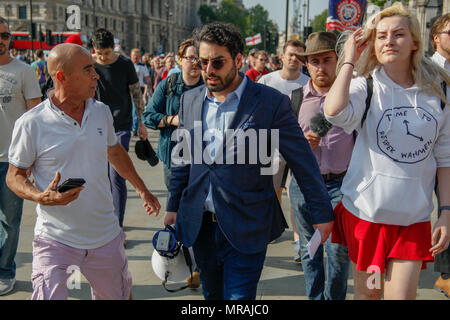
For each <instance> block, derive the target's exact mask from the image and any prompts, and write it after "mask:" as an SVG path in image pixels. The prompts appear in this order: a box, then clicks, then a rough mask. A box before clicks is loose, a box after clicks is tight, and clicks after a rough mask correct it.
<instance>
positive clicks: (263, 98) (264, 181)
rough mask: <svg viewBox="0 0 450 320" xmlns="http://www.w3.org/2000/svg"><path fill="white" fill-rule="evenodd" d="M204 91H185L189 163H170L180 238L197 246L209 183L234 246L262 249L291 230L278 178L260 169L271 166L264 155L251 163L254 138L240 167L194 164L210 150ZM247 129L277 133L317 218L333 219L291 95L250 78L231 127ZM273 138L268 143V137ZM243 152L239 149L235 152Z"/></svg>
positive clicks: (223, 227) (171, 203)
mask: <svg viewBox="0 0 450 320" xmlns="http://www.w3.org/2000/svg"><path fill="white" fill-rule="evenodd" d="M205 92H206V87H205V85H203V86H200V87H197V88H194V89H192V90H189V91H187V92H185V93H184V94H183V95H182V97H181V100H180V112H179V119H180V125H179V129H182V130H184V132H188V133H189V135H190V137H191V139H190V141H189V146H190V150H189V152H190V154H189V156H190V159H191V161H190V163H189V162H187V163H185V164H182V165H174V164H173V166H172V169H171V178H170V187H169V199H168V204H167V211H173V212H177V219H176V233H177V239H179V240H180V241H181V242H182V243H183V244H184V245H186V246H192V245H193V244H194V243H195V240H196V238H197V235H198V233H199V231H200V228H201V225H202V218H203V212H204V204H205V199H206V197H207V195H208V191H209V186H210V183H211V184H212V194H213V201H214V208H215V211H216V216H217V220H218V224H219V227H220V228H221V230H222V232H223V233H224V234H225V236H226V238H227V239H228V240H229V242H230V243H231V245H232V246H233V247H234V248H235V249H237V250H238V251H240V252H243V253H247V254H252V253H256V252H261V251H262V250H265V248H266V246H267V244H268V243H269V242H270V241H272V240H274V239H276V238H278V237H279V236H280V235H281V234H282V233H283V231H284V229H285V228H287V227H288V226H287V224H286V221H285V219H284V215H283V213H282V211H281V207H280V205H279V202H278V199H277V196H276V193H275V190H274V188H273V176H271V175H261V168H263V167H267V165H265V164H263V163H261V159H260V157H257V161H256V163H254V161H250V159H249V154H248V153H249V148H250V147H255V143H252V145H251V146H250V142H249V140H246V141H245V146H244V150H245V152H246V156H245V164H237V163H236V162H237V161H235V162H234V164H226V162H225V160H224V161H223V163H224V164H217V163H215V164H211V165H208V164H207V163H205V162H204V161H201V163H195V161H194V159H195V156H194V151H195V150H197V151H198V150H200V151H201V152H203V149H204V145H203V143H202V137H195V139H194V121H202V112H203V101H204V97H205ZM249 128H253V129H255V130H256V131H257V132H258V130H260V129H267V130H268V132H269V134H268V136H269V137H270V132H271V131H270V130H274V129H278V130H279V151H280V153H281V154H282V155H283V157H284V159H285V160H286V161H287V163H288V166H289V167H290V168H291V170H292V172H293V174H294V176H295V178H296V180H297V181H298V182H299V184H300V189H301V191H302V193H303V194H304V196H305V200H306V203H307V205H308V206H309V208H310V212H311V214H312V217H311V218H312V221H313V223H314V224H319V223H325V222H329V221H332V220H334V214H333V209H332V206H331V203H330V198H329V195H328V192H327V189H326V186H325V183H324V181H323V178H322V176H321V174H320V170H319V166H318V164H317V161H316V158H315V157H314V155H313V153H312V151H311V148H310V146H309V144H308V141H307V140H306V139H305V137H304V135H303V132H302V130H301V128H300V126H299V124H298V121H297V119H296V117H295V115H294V113H293V111H292V108H291V105H290V99H289V97H288V96H286V95H284V94H281V93H280V92H279V91H277V90H275V89H273V88H270V87H267V86H264V85H261V84H258V83H254V82H253V81H251V80H250V79H248V84H247V86H246V88H245V90H244V93H243V95H242V98H241V100H240V103H239V106H238V109H237V111H236V114H235V116H234V118H233V120H232V123H231V126H230V128H229V129H234V130H237V129H242V130H248V129H249ZM199 132H202V131H199ZM259 140H260V137H258V143H257V144H256V145H257V147H258V150H259ZM185 141H187V140H185ZM268 141H269V143H270V139H268ZM195 144H196V145H195ZM224 147H225V146H224ZM237 150H239V149H238V148H236V147H235V148H233V149H232V152H234V153H236V152H237ZM240 150H242V149H240ZM268 150H270V148H269V149H268ZM227 152H229V151H228V150H227ZM224 154H226V152H225V151H224ZM226 155H227V156H229V154H226ZM185 156H186V155H185ZM198 156H199V155H197V158H198ZM235 156H236V154H235ZM235 160H236V158H235Z"/></svg>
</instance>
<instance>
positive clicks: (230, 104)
mask: <svg viewBox="0 0 450 320" xmlns="http://www.w3.org/2000/svg"><path fill="white" fill-rule="evenodd" d="M240 78H243V79H242V82H241V84H240V85H239V86H238V87H237V88H236V90H234V91H233V92H231V93H229V94H228V96H227V97H226V99H225V101H224V102H220V101H219V100H217V99H216V98H215V97H214V96H213V95H211V93H210V92H209V90H206V94H205V100H204V102H203V115H202V119H203V136H205V132H207V131H208V130H209V131H210V132H212V133H215V135H213V137H212V138H214V139H217V138H219V137H220V138H221V141H220V142H217V141H210V142H209V143H208V142H206V143H205V144H206V147H208V146H209V148H208V150H209V158H210V160H211V162H213V161H214V160H215V158H216V156H217V153H218V151H219V150H217V149H218V148H222V141H223V140H224V137H225V130H226V129H227V128H229V127H230V124H231V121H232V120H233V117H234V115H235V113H236V111H237V109H238V105H239V102H240V101H241V97H242V93H243V92H244V89H245V87H246V86H247V81H248V80H247V77H245V76H244V75H243V74H240ZM212 140H213V139H212ZM219 154H220V153H219ZM211 189H212V185H211V184H210V185H209V193H208V196H207V197H206V201H205V211H210V212H216V211H215V210H214V202H213V200H212V192H211Z"/></svg>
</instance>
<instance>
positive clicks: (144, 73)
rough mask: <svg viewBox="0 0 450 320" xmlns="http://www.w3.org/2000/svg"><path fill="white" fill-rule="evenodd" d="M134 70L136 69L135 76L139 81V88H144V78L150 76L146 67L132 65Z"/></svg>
mask: <svg viewBox="0 0 450 320" xmlns="http://www.w3.org/2000/svg"><path fill="white" fill-rule="evenodd" d="M134 68H135V69H136V74H137V76H138V79H139V86H141V87H144V86H145V82H144V78H145V77H149V76H150V74H149V73H148V69H147V67H146V66H144V65H142V64H136V63H134Z"/></svg>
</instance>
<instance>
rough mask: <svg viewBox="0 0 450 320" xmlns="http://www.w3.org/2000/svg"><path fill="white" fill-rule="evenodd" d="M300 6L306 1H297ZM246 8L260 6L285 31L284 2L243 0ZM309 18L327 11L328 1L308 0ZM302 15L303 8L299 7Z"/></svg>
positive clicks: (291, 11)
mask: <svg viewBox="0 0 450 320" xmlns="http://www.w3.org/2000/svg"><path fill="white" fill-rule="evenodd" d="M289 1H290V2H289V17H292V15H293V12H294V11H293V1H292V0H289ZM298 1H299V2H300V4H301V5H303V3H304V2H307V0H298ZM243 2H244V6H245V7H246V8H251V7H253V6H255V5H257V4H260V5H262V6H263V7H264V8H265V9H266V10H267V11H269V18H270V19H271V20H273V21H274V22H275V23H276V24H278V28H279V30H280V31H284V30H285V29H286V0H243ZM309 5H310V9H309V18H310V20H312V19H313V18H314V17H315V16H316V15H318V14H320V13H322V11H323V10H325V9H328V0H309ZM301 12H302V13H303V6H302V7H301Z"/></svg>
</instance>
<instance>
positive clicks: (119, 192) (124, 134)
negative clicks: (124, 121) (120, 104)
mask: <svg viewBox="0 0 450 320" xmlns="http://www.w3.org/2000/svg"><path fill="white" fill-rule="evenodd" d="M116 136H117V139H118V141H119V143H120V144H121V145H122V146H123V147H124V148H125V150H126V151H127V152H128V149H129V147H130V138H131V133H130V131H117V132H116ZM108 166H109V180H110V182H111V192H112V197H113V203H114V213H115V214H116V216H117V217H118V218H119V224H120V226H121V227H123V218H124V215H125V205H126V203H127V184H126V181H125V179H124V178H122V177H121V176H120V174H118V173H117V171H116V170H114V167H113V166H112V165H111V164H110V163H108Z"/></svg>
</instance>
